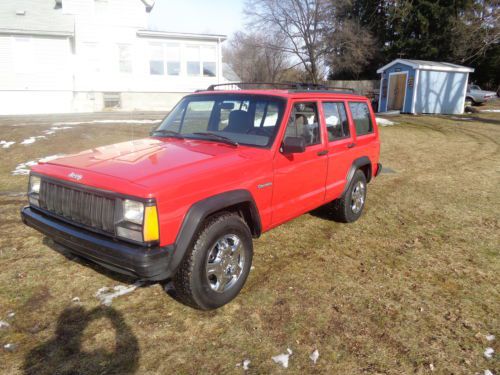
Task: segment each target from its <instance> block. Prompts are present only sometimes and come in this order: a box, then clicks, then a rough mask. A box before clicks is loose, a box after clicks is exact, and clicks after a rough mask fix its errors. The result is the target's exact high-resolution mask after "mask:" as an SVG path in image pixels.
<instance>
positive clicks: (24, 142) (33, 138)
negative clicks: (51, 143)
mask: <svg viewBox="0 0 500 375" xmlns="http://www.w3.org/2000/svg"><path fill="white" fill-rule="evenodd" d="M43 138H47V137H46V136H44V135H37V136H34V137H29V138H26V139H25V140H23V141H22V142H21V144H22V145H30V144H32V143H35V142H36V140H37V139H43Z"/></svg>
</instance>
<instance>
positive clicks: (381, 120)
mask: <svg viewBox="0 0 500 375" xmlns="http://www.w3.org/2000/svg"><path fill="white" fill-rule="evenodd" d="M376 119H377V124H378V125H380V126H391V125H397V124H398V123H397V122H394V121H391V120H387V119H385V118H382V117H377V118H376Z"/></svg>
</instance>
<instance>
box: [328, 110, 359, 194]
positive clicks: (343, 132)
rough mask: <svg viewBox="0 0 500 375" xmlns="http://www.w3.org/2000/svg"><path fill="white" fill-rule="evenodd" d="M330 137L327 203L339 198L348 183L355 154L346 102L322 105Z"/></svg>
mask: <svg viewBox="0 0 500 375" xmlns="http://www.w3.org/2000/svg"><path fill="white" fill-rule="evenodd" d="M321 108H322V112H323V118H324V123H325V125H326V132H327V137H328V145H327V150H328V173H327V177H326V199H325V200H326V201H327V202H328V201H332V200H334V199H336V198H338V197H339V196H340V195H341V194H342V192H343V190H344V186H345V183H346V178H347V172H348V171H349V168H350V167H351V164H352V161H353V160H354V159H353V156H354V153H355V150H354V148H355V143H354V137H353V131H352V129H351V125H350V122H349V118H348V115H347V103H346V102H344V101H323V102H322V103H321Z"/></svg>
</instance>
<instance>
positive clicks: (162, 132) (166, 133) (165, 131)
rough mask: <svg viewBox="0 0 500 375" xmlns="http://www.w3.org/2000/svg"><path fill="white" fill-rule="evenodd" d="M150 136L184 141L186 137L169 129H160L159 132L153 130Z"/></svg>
mask: <svg viewBox="0 0 500 375" xmlns="http://www.w3.org/2000/svg"><path fill="white" fill-rule="evenodd" d="M149 135H151V136H153V137H154V136H160V137H172V138H179V139H183V138H184V137H183V136H182V134H180V133H178V132H175V131H173V130H168V129H158V130H153V131H152V132H151V133H150V134H149Z"/></svg>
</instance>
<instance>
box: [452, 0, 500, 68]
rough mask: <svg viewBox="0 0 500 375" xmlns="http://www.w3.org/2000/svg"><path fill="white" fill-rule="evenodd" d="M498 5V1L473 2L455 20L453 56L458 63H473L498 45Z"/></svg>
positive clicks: (481, 0)
mask: <svg viewBox="0 0 500 375" xmlns="http://www.w3.org/2000/svg"><path fill="white" fill-rule="evenodd" d="M498 5H499V1H498V0H475V1H474V2H473V4H472V6H471V7H470V8H469V9H467V10H466V11H465V12H463V13H462V14H459V15H458V17H457V18H456V19H455V22H454V24H453V32H454V34H455V35H456V38H454V41H453V42H454V45H453V54H454V55H455V57H456V58H457V59H459V60H460V62H462V63H470V62H473V61H475V60H476V59H478V58H480V57H482V56H484V54H485V53H486V51H488V50H489V49H490V48H491V47H492V46H494V45H498V43H500V8H499V6H498Z"/></svg>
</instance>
